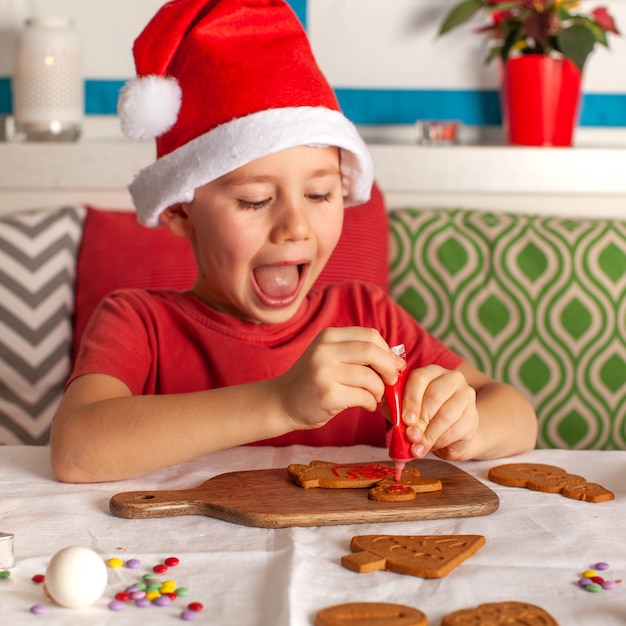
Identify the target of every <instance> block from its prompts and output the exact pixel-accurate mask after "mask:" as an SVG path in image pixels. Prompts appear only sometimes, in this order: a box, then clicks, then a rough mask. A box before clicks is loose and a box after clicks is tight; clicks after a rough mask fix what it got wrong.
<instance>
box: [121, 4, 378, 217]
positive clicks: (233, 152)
mask: <svg viewBox="0 0 626 626" xmlns="http://www.w3.org/2000/svg"><path fill="white" fill-rule="evenodd" d="M133 53H134V57H135V66H136V68H137V78H135V79H133V80H131V81H129V83H128V84H127V85H126V86H124V88H123V89H122V91H121V92H120V99H119V103H118V111H119V115H120V118H121V123H122V130H123V131H124V133H125V134H126V135H127V136H128V137H129V138H131V139H135V140H146V139H151V138H155V139H156V148H157V160H156V162H155V163H153V164H152V165H149V166H148V167H146V168H145V169H143V170H142V171H141V172H139V174H138V175H137V176H136V177H135V180H134V181H133V182H132V184H131V185H130V186H129V190H130V193H131V196H132V198H133V202H134V204H135V208H136V209H137V216H138V219H139V222H141V223H142V224H144V225H146V226H158V225H159V224H160V215H161V213H162V212H163V211H164V210H165V209H167V208H168V207H170V206H173V205H176V204H178V203H180V202H189V201H191V200H192V199H193V196H194V191H195V189H197V188H198V187H200V186H202V185H204V184H206V183H208V182H211V181H212V180H215V179H216V178H219V177H220V176H223V175H224V174H227V173H229V172H231V171H233V170H234V169H236V168H238V167H241V166H242V165H245V164H247V163H249V162H250V161H253V160H255V159H258V158H261V157H263V156H267V155H269V154H272V153H274V152H277V151H279V150H285V149H288V148H294V147H296V146H301V145H328V146H336V147H337V148H339V149H340V152H341V156H340V167H341V175H342V183H343V189H344V201H345V204H346V206H350V205H354V204H361V203H363V202H365V201H366V200H368V198H369V196H370V192H371V188H372V184H373V179H374V174H373V170H374V168H373V163H372V158H371V155H370V154H369V151H368V149H367V147H366V145H365V143H364V142H363V140H362V139H361V137H360V135H359V134H358V131H357V130H356V128H355V126H354V125H353V124H352V123H351V122H350V121H349V120H348V119H347V118H346V117H345V116H344V115H343V113H342V112H341V110H340V108H339V103H338V102H337V98H336V96H335V93H334V91H333V89H332V87H331V86H330V85H329V84H328V81H327V80H326V78H325V77H324V75H323V74H322V72H321V71H320V69H319V67H318V66H317V63H316V61H315V58H314V56H313V52H312V50H311V47H310V44H309V41H308V38H307V35H306V33H305V32H304V30H303V28H302V25H301V24H300V21H299V20H298V18H297V16H296V15H295V13H294V12H293V10H292V9H291V7H290V6H289V4H287V2H285V0H172V1H170V2H166V3H165V4H164V5H163V6H162V7H161V8H160V9H159V10H158V11H157V13H156V14H155V16H154V17H153V18H152V20H151V21H150V22H149V23H148V25H147V26H146V28H145V29H144V30H143V32H142V33H141V34H140V35H139V37H138V38H137V39H136V41H135V45H134V47H133Z"/></svg>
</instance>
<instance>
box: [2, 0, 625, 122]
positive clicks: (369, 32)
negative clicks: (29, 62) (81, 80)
mask: <svg viewBox="0 0 626 626" xmlns="http://www.w3.org/2000/svg"><path fill="white" fill-rule="evenodd" d="M454 1H455V0H308V4H307V22H308V24H307V27H308V31H309V35H310V39H311V43H312V46H313V48H314V51H315V53H316V56H317V58H318V61H319V63H320V65H321V67H322V69H323V70H324V71H325V73H326V74H327V76H328V78H329V80H330V82H331V84H332V85H333V86H335V87H365V88H389V89H484V88H496V87H497V83H498V77H497V68H496V65H495V64H493V65H492V66H489V67H486V66H485V65H484V64H483V62H482V59H483V53H484V46H483V45H482V44H483V42H482V38H481V36H480V35H477V34H475V33H474V32H473V29H472V27H470V26H467V27H461V28H459V29H458V30H457V31H454V32H452V33H449V34H448V35H446V36H444V37H441V38H438V37H437V35H436V34H437V30H438V27H439V25H440V23H441V20H442V18H443V16H444V14H445V13H446V12H447V10H448V9H449V8H450V7H451V6H452V5H453V4H454ZM162 4H163V2H162V0H106V1H98V0H0V77H1V76H5V77H8V76H10V75H11V73H12V62H13V45H14V38H15V31H16V30H17V29H18V28H19V26H20V24H21V23H22V22H23V20H24V19H25V18H26V17H28V16H30V15H51V14H57V15H67V16H71V17H74V18H75V21H76V23H77V28H78V30H79V33H80V35H81V38H82V41H83V46H84V71H85V76H86V78H97V79H107V78H110V79H124V78H127V77H129V76H131V75H132V74H133V61H132V56H131V46H132V42H133V40H134V38H135V37H136V35H137V34H138V33H139V32H140V31H141V29H142V27H143V26H144V25H145V23H146V22H147V21H148V20H149V19H150V17H151V16H152V15H153V13H154V12H155V11H156V10H157V9H158V7H159V6H161V5H162ZM598 4H601V5H604V6H607V7H608V8H609V10H610V11H611V12H612V13H613V15H614V16H615V18H616V20H617V24H618V26H619V27H620V28H621V30H622V31H623V32H625V33H626V0H598V1H597V2H596V1H594V2H583V3H582V5H583V7H585V8H593V7H595V6H597V5H598ZM610 42H611V50H605V49H603V48H601V47H598V48H597V49H596V51H595V52H594V53H593V55H592V56H591V57H590V59H589V61H588V66H587V69H586V72H585V77H584V89H585V91H588V92H595V93H606V94H626V37H624V36H622V37H610ZM625 117H626V113H625ZM625 126H626V124H625Z"/></svg>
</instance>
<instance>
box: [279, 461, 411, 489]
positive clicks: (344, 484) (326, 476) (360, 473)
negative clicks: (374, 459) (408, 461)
mask: <svg viewBox="0 0 626 626" xmlns="http://www.w3.org/2000/svg"><path fill="white" fill-rule="evenodd" d="M287 473H288V474H289V476H290V477H291V478H292V480H294V481H295V482H296V483H297V484H298V485H300V486H301V487H303V488H304V489H312V488H315V487H320V488H323V489H362V488H367V487H373V486H374V485H377V484H378V483H379V482H380V481H381V480H384V479H385V478H390V477H393V476H394V475H395V469H394V467H393V466H392V465H391V464H385V463H345V464H340V463H331V462H329V461H311V463H309V465H302V464H297V463H294V464H292V465H289V467H287ZM419 475H420V473H419V470H418V469H417V468H416V467H412V466H410V465H407V466H406V467H405V468H404V470H403V472H402V480H401V482H404V480H405V479H412V478H417V477H419Z"/></svg>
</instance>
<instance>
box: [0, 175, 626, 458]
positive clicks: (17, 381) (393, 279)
mask: <svg viewBox="0 0 626 626" xmlns="http://www.w3.org/2000/svg"><path fill="white" fill-rule="evenodd" d="M194 278H195V265H194V263H193V257H192V254H191V250H190V248H189V246H188V243H187V241H186V240H184V239H180V238H177V237H174V236H173V235H171V234H170V233H169V231H167V229H162V228H161V229H154V230H150V229H146V228H143V227H141V226H139V225H138V224H137V223H136V220H135V216H134V214H133V213H132V212H124V211H118V210H107V209H106V208H103V207H95V206H82V205H81V206H65V207H58V208H46V209H33V210H31V211H21V212H19V213H16V214H13V215H4V216H0V294H1V297H0V444H19V443H24V444H41V445H45V444H47V443H48V440H49V429H50V422H51V420H52V416H53V414H54V411H55V409H56V406H57V405H58V402H59V399H60V397H61V393H62V389H63V385H64V382H65V380H66V378H67V375H68V373H69V371H70V368H71V364H72V360H73V358H74V355H75V352H76V348H77V346H78V344H79V342H80V337H81V335H82V333H83V331H84V329H85V325H86V324H87V321H88V319H89V316H90V315H91V312H92V311H93V309H94V307H95V306H96V305H97V302H98V301H99V300H100V299H101V298H102V297H103V296H104V295H105V294H106V293H108V292H109V291H111V290H113V289H114V288H116V287H132V286H147V287H160V286H167V287H174V288H181V289H184V288H188V287H190V286H191V284H192V283H193V280H194ZM350 279H357V280H367V281H371V282H373V283H375V284H378V285H380V286H381V287H382V288H384V289H388V290H389V291H390V293H391V295H392V297H393V298H395V299H396V300H397V301H398V302H399V303H400V304H401V305H402V306H403V307H405V308H406V309H407V310H408V311H409V312H410V313H411V314H412V315H413V316H414V317H415V318H416V319H418V320H420V322H421V323H422V324H423V325H424V326H425V327H426V328H427V329H428V330H430V331H431V332H432V333H434V334H435V335H437V336H439V337H440V338H441V339H442V340H443V341H444V342H446V343H447V344H448V345H450V346H451V347H452V348H454V349H455V350H457V351H458V352H459V353H460V354H461V355H463V356H464V357H465V358H466V359H467V360H468V361H470V362H471V363H473V364H474V365H476V366H477V367H479V368H480V369H482V370H483V371H485V372H487V373H488V374H490V375H492V376H494V377H496V378H499V379H501V380H505V381H508V382H511V383H513V384H515V385H516V386H517V387H519V388H520V389H521V390H522V391H524V392H525V393H526V394H527V395H528V396H529V398H530V399H531V401H532V403H533V405H534V407H535V410H536V412H537V416H538V420H539V426H540V429H539V431H540V432H539V440H538V446H539V447H559V448H577V449H580V448H589V449H591V448H593V449H614V448H621V449H626V221H618V220H608V219H593V218H585V219H565V218H556V217H539V216H533V215H515V214H512V213H495V212H488V211H481V210H478V209H476V210H467V209H463V210H462V209H455V208H447V209H445V208H432V209H414V208H410V207H406V208H394V210H392V211H387V210H386V208H385V203H384V198H383V196H382V194H381V192H380V190H379V189H378V188H377V187H375V188H374V192H373V196H372V199H371V200H370V202H368V203H367V204H365V205H362V206H361V207H355V208H353V209H349V210H347V211H346V218H345V228H344V234H343V236H342V239H341V241H340V243H339V245H338V247H337V250H336V251H335V254H334V255H333V258H332V259H331V262H330V263H329V266H328V267H327V269H326V270H325V272H324V274H323V275H322V276H321V277H320V283H325V282H334V281H337V280H350Z"/></svg>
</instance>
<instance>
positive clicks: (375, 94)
mask: <svg viewBox="0 0 626 626" xmlns="http://www.w3.org/2000/svg"><path fill="white" fill-rule="evenodd" d="M336 92H337V98H338V99H339V104H340V105H341V108H342V109H343V112H344V113H345V115H346V116H347V117H348V118H350V119H351V120H352V121H353V122H354V123H355V124H412V123H413V122H415V120H418V119H435V120H437V119H439V120H441V119H452V120H459V121H461V122H463V123H464V124H467V125H469V126H489V125H497V124H501V123H502V116H501V113H500V101H499V96H498V92H497V91H495V90H494V91H481V90H466V91H460V90H426V89H414V90H413V89H407V90H402V89H337V90H336ZM580 125H581V126H605V127H606V126H611V127H613V126H615V127H618V126H626V94H583V99H582V103H581V109H580Z"/></svg>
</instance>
